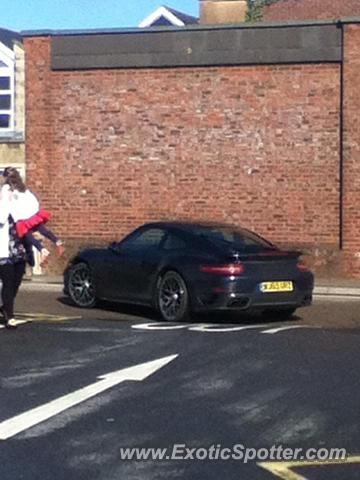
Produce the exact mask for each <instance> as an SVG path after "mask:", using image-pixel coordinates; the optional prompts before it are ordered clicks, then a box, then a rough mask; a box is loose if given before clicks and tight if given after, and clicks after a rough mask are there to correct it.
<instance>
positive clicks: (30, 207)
mask: <svg viewBox="0 0 360 480" xmlns="http://www.w3.org/2000/svg"><path fill="white" fill-rule="evenodd" d="M3 176H4V178H5V184H4V185H3V187H2V191H1V194H2V196H3V197H7V198H8V200H9V202H10V214H11V216H12V218H13V219H14V222H15V223H16V231H17V234H18V236H19V238H21V239H23V241H24V243H25V246H26V247H27V248H28V246H29V245H32V246H34V247H35V248H37V249H38V250H39V251H40V252H41V260H42V263H44V262H45V261H46V260H47V257H48V256H49V253H50V252H49V251H48V250H47V249H46V248H45V247H44V245H43V244H42V242H41V241H40V240H38V239H36V238H35V237H34V236H33V235H32V234H33V232H39V233H40V234H41V235H43V236H44V237H46V238H48V239H49V240H50V241H51V242H53V243H54V244H55V245H56V247H57V251H58V254H59V255H63V253H64V246H63V242H62V241H61V240H60V239H59V238H58V237H57V236H56V235H55V234H54V233H53V232H52V231H51V230H50V229H49V228H47V227H45V223H46V222H47V221H48V220H50V218H51V214H50V213H49V212H48V211H47V210H44V209H42V208H40V205H39V202H38V200H37V198H36V197H35V195H34V194H33V193H32V192H31V191H30V190H29V189H28V188H26V185H25V184H24V182H23V181H22V178H21V176H20V173H19V172H18V171H17V169H16V168H14V167H6V168H5V170H4V173H3Z"/></svg>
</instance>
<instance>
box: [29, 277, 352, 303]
mask: <svg viewBox="0 0 360 480" xmlns="http://www.w3.org/2000/svg"><path fill="white" fill-rule="evenodd" d="M62 285H63V277H62V276H61V275H32V276H31V277H30V276H26V277H25V279H24V282H23V285H22V288H26V289H28V290H36V289H38V288H40V289H43V288H46V287H47V288H49V289H51V290H57V289H61V288H62ZM314 295H315V296H318V297H326V296H329V297H330V296H338V297H344V299H346V298H357V297H358V298H359V299H360V279H348V278H316V277H315V288H314Z"/></svg>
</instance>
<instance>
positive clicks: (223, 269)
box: [200, 263, 245, 276]
mask: <svg viewBox="0 0 360 480" xmlns="http://www.w3.org/2000/svg"><path fill="white" fill-rule="evenodd" d="M200 271H201V272H203V273H212V274H214V275H223V276H232V275H233V276H238V275H242V274H243V273H244V271H245V266H244V264H243V263H228V264H226V265H201V267H200Z"/></svg>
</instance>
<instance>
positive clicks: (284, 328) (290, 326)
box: [261, 325, 319, 334]
mask: <svg viewBox="0 0 360 480" xmlns="http://www.w3.org/2000/svg"><path fill="white" fill-rule="evenodd" d="M293 328H319V327H314V326H312V325H288V326H286V327H279V328H271V329H270V330H263V331H262V332H261V333H270V334H271V333H278V332H282V331H283V330H292V329H293Z"/></svg>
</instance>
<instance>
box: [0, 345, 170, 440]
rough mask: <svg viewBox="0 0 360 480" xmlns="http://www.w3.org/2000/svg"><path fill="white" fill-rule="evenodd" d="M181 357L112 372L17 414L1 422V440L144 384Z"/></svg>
mask: <svg viewBox="0 0 360 480" xmlns="http://www.w3.org/2000/svg"><path fill="white" fill-rule="evenodd" d="M177 356H178V355H177V354H175V355H169V356H168V357H163V358H158V359H157V360H153V361H150V362H146V363H141V364H139V365H134V366H133V367H128V368H123V369H122V370H117V371H115V372H110V373H107V374H105V375H101V376H100V377H98V378H99V379H100V381H98V382H95V383H93V384H91V385H88V386H87V387H83V388H80V389H79V390H76V391H75V392H72V393H69V394H68V395H64V396H63V397H60V398H56V399H55V400H52V401H51V402H49V403H45V404H44V405H41V406H39V407H36V408H33V409H32V410H28V411H27V412H24V413H21V414H20V415H16V416H15V417H13V418H9V419H8V420H5V421H4V422H1V423H0V440H6V439H8V438H10V437H13V436H14V435H17V434H18V433H20V432H23V431H24V430H27V429H28V428H31V427H33V426H34V425H37V424H38V423H41V422H44V421H45V420H48V419H49V418H51V417H53V416H54V415H57V414H59V413H61V412H63V411H64V410H67V409H68V408H71V407H73V406H75V405H77V404H78V403H81V402H84V401H85V400H87V399H88V398H91V397H94V396H95V395H98V394H99V393H101V392H103V391H105V390H108V389H109V388H111V387H114V386H115V385H118V384H119V383H122V382H124V381H126V380H133V381H142V380H145V378H147V377H148V376H150V375H152V374H153V373H155V372H156V371H157V370H159V369H160V368H162V367H164V366H165V365H166V364H168V363H169V362H171V361H172V360H174V359H175V358H176V357H177Z"/></svg>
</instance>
